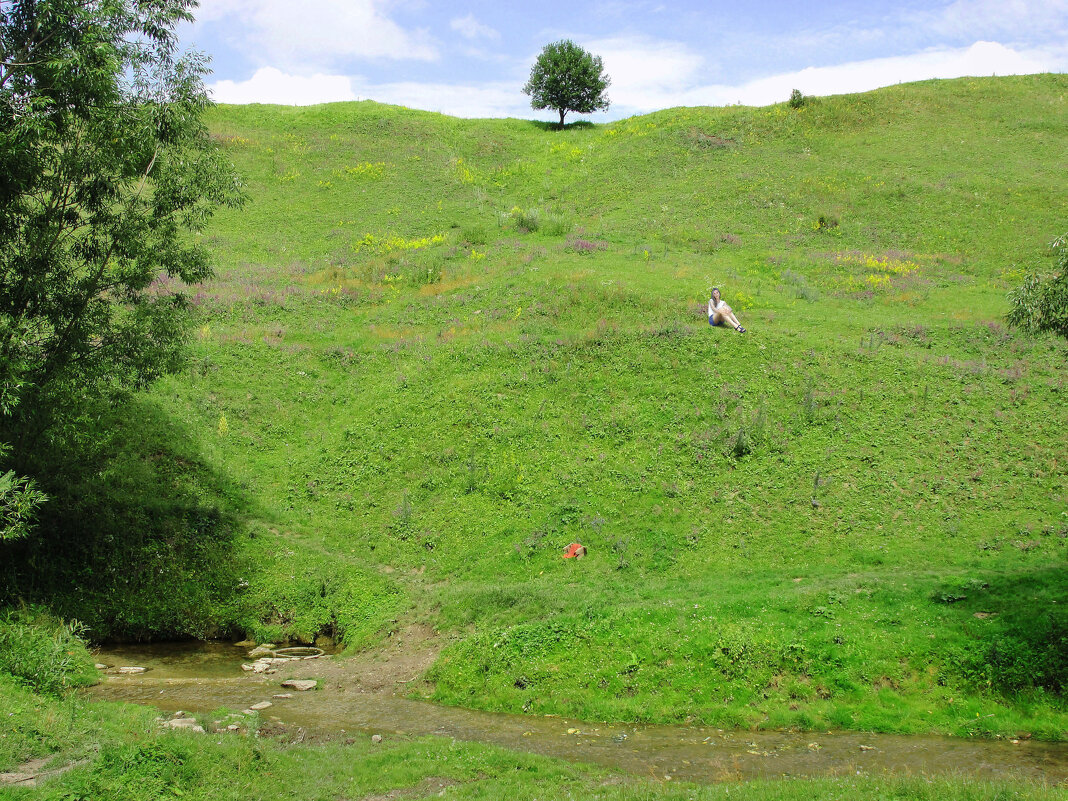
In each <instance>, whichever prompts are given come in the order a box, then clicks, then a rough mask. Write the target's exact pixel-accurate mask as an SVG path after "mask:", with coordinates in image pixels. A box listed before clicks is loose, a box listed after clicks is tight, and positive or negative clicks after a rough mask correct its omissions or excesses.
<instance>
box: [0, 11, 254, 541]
mask: <svg viewBox="0 0 1068 801" xmlns="http://www.w3.org/2000/svg"><path fill="white" fill-rule="evenodd" d="M193 7H195V2H194V0H106V1H105V0H0V381H2V382H3V385H4V393H3V398H2V400H3V403H2V404H0V406H2V408H0V445H2V444H3V443H5V442H6V443H7V444H8V445H10V446H11V451H10V456H9V461H10V462H11V464H12V465H14V466H16V467H18V466H20V465H22V464H24V463H25V461H26V460H25V457H26V455H27V451H28V450H29V449H31V448H32V447H33V446H34V443H36V442H39V441H40V438H41V435H42V433H43V432H45V431H46V430H47V429H48V428H49V426H51V425H53V424H54V423H55V421H56V420H57V419H58V418H59V417H62V416H63V415H64V414H68V416H69V414H73V412H72V410H73V409H75V408H76V407H77V405H78V401H79V400H81V399H85V398H96V399H102V398H103V399H106V398H109V397H113V396H114V395H115V394H117V393H122V392H125V391H128V390H131V389H135V388H138V387H142V386H144V385H146V384H147V383H148V382H150V381H152V380H153V379H155V378H156V377H158V376H159V375H161V374H162V373H164V372H166V371H168V370H172V369H174V368H175V367H176V366H177V365H178V363H179V361H178V359H179V356H180V354H181V352H182V346H183V344H184V341H185V337H186V332H187V308H186V302H185V300H184V297H183V295H182V294H181V292H180V287H181V285H182V284H183V283H189V282H197V281H202V280H204V279H205V278H207V277H208V276H209V275H210V274H211V267H210V264H209V260H208V257H207V252H206V250H205V249H204V248H203V247H202V246H201V245H200V244H199V243H198V242H197V239H196V237H195V235H194V234H195V232H196V231H197V230H198V229H199V228H200V226H201V225H202V224H203V223H204V222H205V221H206V220H207V218H208V217H209V216H210V215H211V213H212V210H213V209H214V208H216V207H217V206H218V205H219V204H229V203H236V202H239V201H240V199H241V195H240V189H239V185H238V182H237V179H236V177H235V172H234V170H233V167H232V166H231V165H230V164H229V163H228V162H226V161H225V160H224V159H223V158H222V156H221V152H220V150H219V149H218V148H217V147H216V146H215V145H214V143H213V142H212V141H211V139H210V138H209V136H208V132H207V129H206V127H205V126H204V124H203V122H202V120H201V114H202V112H203V111H204V110H205V109H206V108H207V107H208V106H209V105H210V100H209V98H208V96H207V93H206V90H205V88H204V83H203V76H204V75H205V74H207V64H206V60H205V59H204V58H203V57H202V56H201V55H199V54H196V53H193V54H180V53H178V51H177V37H176V34H175V27H176V26H177V25H178V24H179V23H181V22H183V21H187V20H190V19H191V18H192V17H191V9H192V8H193ZM0 472H3V471H0ZM9 481H10V482H11V484H10V486H9V487H8V490H9V492H10V491H13V490H14V488H15V487H16V486H17V484H16V483H15V480H14V479H13V478H12V479H9ZM3 494H4V488H3V487H2V486H0V495H3ZM2 522H3V521H2V520H0V524H2Z"/></svg>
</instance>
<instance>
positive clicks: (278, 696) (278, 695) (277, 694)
mask: <svg viewBox="0 0 1068 801" xmlns="http://www.w3.org/2000/svg"><path fill="white" fill-rule="evenodd" d="M292 697H293V693H275V694H274V695H272V696H271V698H292Z"/></svg>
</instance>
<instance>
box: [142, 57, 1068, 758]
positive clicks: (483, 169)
mask: <svg viewBox="0 0 1068 801" xmlns="http://www.w3.org/2000/svg"><path fill="white" fill-rule="evenodd" d="M1066 119H1068V76H1064V75H1042V76H1031V77H1020V78H997V79H961V80H956V81H948V82H927V83H919V84H910V85H904V86H897V87H892V88H889V89H883V90H879V91H875V92H871V93H867V94H863V95H850V96H841V97H833V98H825V99H819V100H817V101H814V102H812V103H810V104H809V105H807V106H805V107H803V108H801V109H799V110H794V109H790V108H789V107H787V106H786V105H785V104H783V105H779V106H770V107H767V108H746V107H728V108H687V109H671V110H667V111H662V112H658V113H656V114H650V115H648V116H644V117H638V118H632V119H628V120H623V121H620V122H616V123H611V124H608V125H596V126H594V125H577V126H575V127H572V128H569V129H567V130H565V131H563V132H556V131H553V130H550V129H548V128H547V127H546V126H544V125H542V124H539V123H532V122H526V121H520V120H477V121H472V120H458V119H451V118H448V117H443V116H440V115H435V114H429V113H423V112H416V111H410V110H406V109H400V108H395V107H389V106H383V105H378V104H375V103H371V102H364V103H345V104H332V105H327V106H317V107H309V108H278V107H265V106H249V107H221V108H218V109H217V110H215V111H214V112H213V113H212V115H211V119H210V125H211V128H212V131H213V133H214V135H215V136H216V137H217V138H218V140H219V142H220V143H221V144H222V146H223V147H224V148H226V151H227V153H228V154H229V155H230V156H231V157H232V159H233V160H234V162H235V163H236V164H237V166H238V168H239V169H240V171H241V173H242V174H243V175H244V176H245V180H246V182H247V190H248V193H249V195H250V198H251V202H250V204H249V205H248V206H247V207H246V208H244V209H242V210H240V211H235V212H229V211H227V212H224V213H222V214H221V215H220V216H219V217H218V218H217V219H216V220H215V221H214V222H213V224H212V226H211V228H210V230H208V231H206V232H205V233H204V237H205V239H206V241H207V242H208V243H209V244H210V245H211V246H212V247H213V248H214V250H215V252H216V253H217V255H218V259H219V263H220V269H219V272H218V277H217V279H216V280H215V281H213V282H212V283H211V284H208V285H205V286H203V287H199V288H197V289H196V290H195V295H196V297H195V300H196V303H197V304H198V306H199V308H200V314H201V320H200V322H199V326H200V327H199V328H198V330H197V336H196V346H195V347H196V362H195V365H194V366H193V367H192V368H191V369H190V371H189V373H188V374H185V375H182V376H178V377H176V378H173V379H171V380H169V381H167V382H165V383H164V384H163V385H161V386H160V387H159V388H158V390H157V391H156V393H155V395H154V397H155V402H156V403H158V404H159V405H160V406H161V407H162V408H163V409H164V410H165V411H166V413H167V414H168V415H169V416H171V417H172V418H174V419H175V420H177V421H179V422H180V424H181V426H182V427H183V429H186V430H188V431H190V432H194V434H195V435H196V436H197V437H198V438H199V440H200V441H201V443H202V448H203V451H204V459H205V463H206V464H209V465H210V466H211V469H212V470H213V471H217V472H219V473H220V474H224V475H227V476H229V477H230V478H231V479H232V480H234V481H235V482H237V484H238V485H240V487H241V491H242V493H243V494H244V496H245V497H246V498H248V499H250V501H249V508H248V509H247V510H245V511H244V512H243V514H244V515H245V519H246V520H247V525H246V530H245V532H244V534H243V535H242V540H241V542H240V543H239V545H238V547H239V549H240V552H241V554H242V557H241V558H242V559H243V560H244V561H243V562H242V564H243V565H244V568H243V569H242V570H243V575H242V576H240V577H239V578H240V580H241V583H240V586H241V587H242V588H243V589H242V590H241V591H240V593H239V596H238V600H236V601H234V602H233V603H232V605H231V607H229V608H228V609H227V610H225V611H224V612H221V613H220V615H221V617H222V618H224V622H225V620H229V621H231V622H232V623H234V624H236V625H239V626H242V627H245V628H246V629H249V630H251V631H253V632H255V633H257V634H259V635H260V636H263V637H278V636H287V635H288V636H299V637H305V638H309V637H312V636H314V635H315V634H316V633H317V632H321V631H335V632H339V633H341V634H342V635H343V636H344V638H345V641H346V642H347V643H349V644H350V645H354V646H361V645H364V644H367V643H370V642H373V641H374V640H375V638H376V637H378V636H381V635H382V633H383V632H384V631H385V630H387V629H389V628H390V627H391V626H401V625H403V624H404V622H405V621H408V620H413V619H421V620H424V621H427V622H430V623H432V624H433V625H435V626H437V627H438V628H439V629H440V630H441V631H442V632H444V633H445V634H446V635H448V636H450V637H451V638H452V644H451V645H450V646H449V648H448V649H447V650H446V651H445V653H444V655H443V656H442V658H441V659H440V660H439V662H438V664H437V665H436V666H435V667H434V668H433V669H432V671H431V674H430V675H429V676H428V677H427V678H428V681H427V682H426V683H424V684H423V685H420V689H419V690H418V692H422V693H424V694H426V695H428V696H429V697H432V698H434V699H437V700H440V701H444V702H447V703H454V704H466V705H472V706H479V707H484V708H491V709H501V710H510V711H516V712H518V711H527V712H531V713H538V714H550V713H552V714H568V715H574V716H579V717H583V718H594V719H625V720H651V721H676V720H693V721H699V722H702V723H713V724H721V725H756V726H800V727H827V726H837V727H848V728H864V729H878V730H886V731H945V732H953V733H960V734H964V733H970V734H983V733H1002V734H1004V733H1012V732H1015V731H1018V730H1021V729H1024V730H1027V731H1031V732H1033V733H1035V734H1036V736H1043V737H1050V738H1063V737H1065V736H1066V735H1068V706H1066V704H1065V701H1064V696H1063V693H1064V689H1065V686H1066V682H1068V609H1066V604H1068V583H1066V578H1068V572H1066V565H1065V556H1066V543H1068V539H1066V538H1068V514H1066V513H1065V510H1066V509H1068V488H1066V481H1065V466H1066V462H1068V451H1066V447H1065V435H1064V431H1065V424H1066V422H1068V381H1066V375H1065V363H1066V356H1068V345H1066V343H1065V342H1064V341H1063V340H1058V339H1054V338H1050V337H1046V338H1042V337H1040V338H1031V337H1028V336H1023V335H1021V334H1019V333H1016V332H1013V331H1010V330H1007V329H1006V328H1005V326H1004V325H1003V322H1002V315H1003V314H1004V313H1005V311H1006V310H1007V303H1006V300H1005V294H1006V292H1007V291H1008V290H1010V289H1011V288H1012V287H1014V286H1015V285H1016V284H1017V283H1019V281H1020V279H1021V277H1022V275H1023V273H1024V271H1025V270H1027V269H1030V268H1032V267H1036V266H1042V265H1044V264H1048V255H1047V253H1046V251H1045V247H1046V245H1047V244H1048V243H1049V241H1050V240H1052V239H1053V237H1054V236H1056V235H1058V234H1061V233H1063V232H1064V231H1065V230H1066V229H1068V195H1066V194H1065V192H1064V187H1063V176H1064V175H1066V174H1068V125H1066V124H1065V120H1066ZM712 284H716V285H718V286H720V287H722V289H723V293H724V296H725V298H726V299H727V300H728V302H730V303H731V304H732V305H733V306H734V308H735V310H736V312H737V313H738V315H739V316H740V318H741V320H742V322H743V323H744V324H745V325H746V326H747V327H748V329H749V333H748V334H745V335H738V334H735V333H734V332H732V331H730V330H725V329H710V328H709V326H708V324H707V321H706V318H705V310H704V304H705V302H706V300H707V296H708V288H709V286H711V285H712ZM572 541H580V542H582V543H584V544H585V545H586V546H587V547H588V549H589V555H588V556H587V557H586V558H585V559H582V560H564V559H562V558H561V554H562V552H563V550H564V548H565V547H566V546H567V545H568V543H570V542H572ZM246 585H247V588H246Z"/></svg>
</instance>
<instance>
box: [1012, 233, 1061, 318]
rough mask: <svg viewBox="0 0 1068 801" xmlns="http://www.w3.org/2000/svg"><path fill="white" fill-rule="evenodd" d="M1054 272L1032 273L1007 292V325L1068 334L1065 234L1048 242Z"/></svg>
mask: <svg viewBox="0 0 1068 801" xmlns="http://www.w3.org/2000/svg"><path fill="white" fill-rule="evenodd" d="M1050 249H1051V250H1052V251H1053V263H1054V269H1053V272H1052V273H1050V274H1047V275H1041V274H1039V273H1031V274H1030V275H1028V276H1027V278H1025V279H1024V282H1023V284H1021V285H1020V286H1018V287H1017V288H1016V289H1014V290H1012V291H1011V292H1010V293H1009V303H1010V304H1011V308H1010V309H1009V313H1008V315H1007V319H1008V321H1009V324H1010V325H1014V326H1017V327H1019V328H1023V329H1025V330H1027V331H1053V332H1054V333H1057V334H1060V335H1061V336H1064V337H1068V233H1066V234H1064V235H1063V236H1060V237H1058V238H1057V239H1055V240H1054V241H1053V243H1052V244H1051V245H1050Z"/></svg>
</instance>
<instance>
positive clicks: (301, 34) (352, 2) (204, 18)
mask: <svg viewBox="0 0 1068 801" xmlns="http://www.w3.org/2000/svg"><path fill="white" fill-rule="evenodd" d="M379 5H381V3H380V2H379V3H376V2H375V0H304V2H301V3H293V2H291V0H204V2H203V3H202V5H201V8H200V11H199V13H198V24H201V25H203V24H206V23H212V24H216V25H224V24H225V25H228V26H229V27H228V29H227V34H228V35H229V37H230V38H231V39H232V40H234V44H235V47H237V48H239V49H240V50H242V51H243V52H244V53H245V54H246V55H247V56H248V57H249V58H250V59H252V60H253V61H257V62H258V63H260V64H276V65H282V66H284V67H286V68H293V69H297V68H302V69H321V68H323V67H328V66H330V65H333V64H336V63H338V62H341V61H350V60H355V59H414V60H419V61H433V60H434V59H436V58H437V57H438V52H437V48H436V46H435V43H434V40H433V38H432V37H431V36H430V34H429V33H428V32H426V31H420V30H416V31H410V30H405V29H404V28H402V27H401V26H400V25H398V24H397V23H395V22H394V21H393V20H391V19H390V18H389V17H388V16H387V15H386V14H385V13H383V12H382V11H381V10H380V9H379V8H378V6H379Z"/></svg>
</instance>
